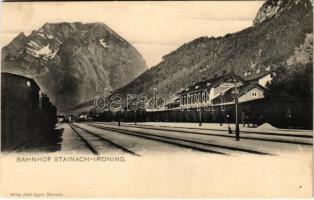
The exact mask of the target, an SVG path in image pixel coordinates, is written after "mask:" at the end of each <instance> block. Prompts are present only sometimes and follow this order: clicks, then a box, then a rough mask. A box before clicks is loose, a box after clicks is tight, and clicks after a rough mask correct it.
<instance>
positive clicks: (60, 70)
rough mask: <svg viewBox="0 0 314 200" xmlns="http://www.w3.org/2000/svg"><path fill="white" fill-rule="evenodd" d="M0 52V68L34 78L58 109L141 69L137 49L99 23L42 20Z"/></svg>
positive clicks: (114, 85) (124, 80)
mask: <svg viewBox="0 0 314 200" xmlns="http://www.w3.org/2000/svg"><path fill="white" fill-rule="evenodd" d="M1 54H2V56H1V59H2V60H1V62H2V63H1V64H2V65H1V69H2V70H4V71H7V72H11V73H19V74H24V75H28V76H30V77H33V78H35V80H36V81H37V82H38V84H39V85H40V86H41V89H42V90H43V92H46V93H48V94H49V95H50V96H51V97H52V101H53V102H54V104H55V105H56V106H57V107H58V108H59V109H61V110H66V109H69V108H72V107H73V106H74V105H77V104H79V103H81V102H84V101H86V100H90V99H92V98H94V96H95V95H96V94H99V93H102V92H103V91H104V89H105V88H108V89H117V88H119V87H122V86H124V85H126V84H127V83H129V82H130V81H131V80H133V79H134V78H135V77H137V76H138V75H139V74H140V73H142V72H143V71H144V70H145V69H146V63H145V60H144V59H143V57H142V56H141V54H140V53H139V52H138V51H137V50H136V49H135V48H134V47H133V46H132V45H131V44H130V43H128V42H127V41H126V40H124V39H123V38H122V37H121V36H119V35H118V34H117V33H115V32H114V31H113V30H111V29H110V28H109V27H108V26H106V25H105V24H104V23H100V22H95V23H86V24H84V23H81V22H74V23H68V22H61V23H45V24H44V25H43V26H42V27H41V28H39V29H38V30H34V31H32V33H31V34H30V35H29V36H27V37H26V36H25V35H24V34H23V33H21V34H19V35H18V36H17V37H16V38H15V39H14V40H13V41H11V42H10V43H9V45H7V46H6V47H4V48H3V49H2V52H1ZM51 82H54V83H55V84H50V83H51Z"/></svg>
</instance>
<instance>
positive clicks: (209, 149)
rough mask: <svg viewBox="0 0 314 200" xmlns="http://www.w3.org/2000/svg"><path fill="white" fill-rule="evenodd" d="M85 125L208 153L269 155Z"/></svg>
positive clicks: (169, 137)
mask: <svg viewBox="0 0 314 200" xmlns="http://www.w3.org/2000/svg"><path fill="white" fill-rule="evenodd" d="M86 125H88V126H91V127H94V128H98V129H102V130H107V131H111V132H115V133H120V134H124V135H130V136H134V137H139V138H145V139H149V140H154V141H158V142H163V143H167V144H171V145H176V146H180V147H184V148H190V149H193V150H197V151H203V152H209V153H216V154H224V155H228V154H232V153H233V152H242V153H250V154H258V155H271V154H269V153H266V152H261V151H256V150H251V149H246V148H239V147H232V146H224V145H217V144H211V143H208V142H204V141H199V140H192V139H185V138H179V137H171V136H165V135H159V134H152V133H143V132H140V131H131V130H125V129H121V128H112V127H104V126H99V125H95V124H90V123H89V124H86Z"/></svg>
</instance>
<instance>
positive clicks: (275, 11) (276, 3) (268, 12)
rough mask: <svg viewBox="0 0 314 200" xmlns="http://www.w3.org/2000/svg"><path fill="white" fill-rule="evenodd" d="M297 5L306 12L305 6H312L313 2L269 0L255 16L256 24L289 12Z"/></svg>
mask: <svg viewBox="0 0 314 200" xmlns="http://www.w3.org/2000/svg"><path fill="white" fill-rule="evenodd" d="M296 6H299V8H298V9H299V11H300V12H304V8H305V9H306V8H312V3H311V1H310V0H267V1H265V3H264V4H263V6H262V7H261V8H260V9H259V11H258V13H257V15H256V17H255V19H254V22H253V23H254V26H255V25H257V24H261V23H262V22H264V21H266V20H268V19H271V18H275V17H278V16H279V15H281V13H283V12H289V11H290V10H291V9H292V8H295V7H296Z"/></svg>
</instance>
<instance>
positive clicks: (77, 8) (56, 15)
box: [1, 1, 263, 67]
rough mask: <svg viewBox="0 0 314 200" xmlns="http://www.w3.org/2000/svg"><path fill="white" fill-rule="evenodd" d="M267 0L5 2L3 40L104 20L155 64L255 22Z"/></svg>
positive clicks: (3, 6)
mask: <svg viewBox="0 0 314 200" xmlns="http://www.w3.org/2000/svg"><path fill="white" fill-rule="evenodd" d="M262 3H263V1H232V2H227V1H221V2H217V1H207V2H206V1H202V2H201V1H196V2H190V1H184V2H177V1H175V2H81V3H79V2H76V3H73V2H66V3H55V2H50V3H47V2H46V3H43V2H36V3H2V14H1V15H2V16H1V20H2V23H1V25H2V39H1V41H2V45H6V44H8V43H9V42H10V41H11V40H12V39H13V38H14V37H15V36H16V35H17V34H19V33H20V32H24V33H25V34H26V35H28V34H30V32H31V31H32V30H37V29H39V28H40V27H41V26H42V25H43V24H45V23H46V22H51V23H57V22H83V23H84V22H85V23H86V22H103V23H105V24H107V25H108V26H109V27H111V28H112V29H113V30H114V31H115V32H117V33H118V34H119V35H121V36H122V37H123V38H125V39H126V40H127V41H129V42H130V43H132V44H133V45H134V46H135V47H136V48H137V49H138V50H139V52H140V53H141V54H142V55H143V57H144V58H145V60H146V62H147V65H148V66H149V67H151V66H154V65H156V64H158V63H159V62H160V61H161V57H162V56H164V55H166V54H168V53H170V52H171V51H173V50H175V49H176V48H178V47H179V46H181V45H182V44H184V43H186V42H189V41H191V40H193V39H196V38H198V37H201V36H224V35H225V34H227V33H233V32H236V31H240V30H242V29H244V28H246V27H249V26H251V25H252V22H253V19H254V18H255V15H256V13H257V11H258V9H259V8H260V7H261V5H262Z"/></svg>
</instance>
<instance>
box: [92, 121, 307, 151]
mask: <svg viewBox="0 0 314 200" xmlns="http://www.w3.org/2000/svg"><path fill="white" fill-rule="evenodd" d="M88 124H90V123H88ZM111 126H116V127H118V125H113V124H111ZM122 127H133V128H140V129H147V130H159V131H170V132H171V131H172V132H180V133H189V134H194V135H208V136H217V137H226V138H234V137H235V136H234V135H224V134H215V133H208V132H203V130H204V129H197V131H202V132H194V131H189V130H178V129H174V128H173V127H172V128H159V127H153V126H151V127H148V125H145V127H143V126H142V125H141V126H135V125H125V124H124V125H123V126H122ZM176 128H178V127H176ZM184 129H194V130H195V129H196V128H184ZM204 131H206V130H204ZM210 131H212V130H210ZM220 131H222V130H220ZM226 131H227V130H224V131H223V132H226ZM243 134H245V136H243ZM249 134H256V133H253V132H252V133H248V132H241V135H242V136H241V139H247V140H257V141H266V142H276V143H288V144H299V145H308V146H312V145H313V144H312V143H311V142H304V141H291V140H287V139H278V138H277V139H275V138H265V137H264V138H261V137H252V136H251V137H250V136H247V135H249ZM259 135H266V136H268V135H269V134H264V133H259ZM272 135H273V136H278V137H282V138H284V137H291V138H293V137H294V135H290V134H289V136H288V134H286V135H284V134H277V135H275V134H272ZM297 138H300V135H299V137H297ZM303 138H304V139H311V138H312V137H308V136H307V135H306V137H303Z"/></svg>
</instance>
